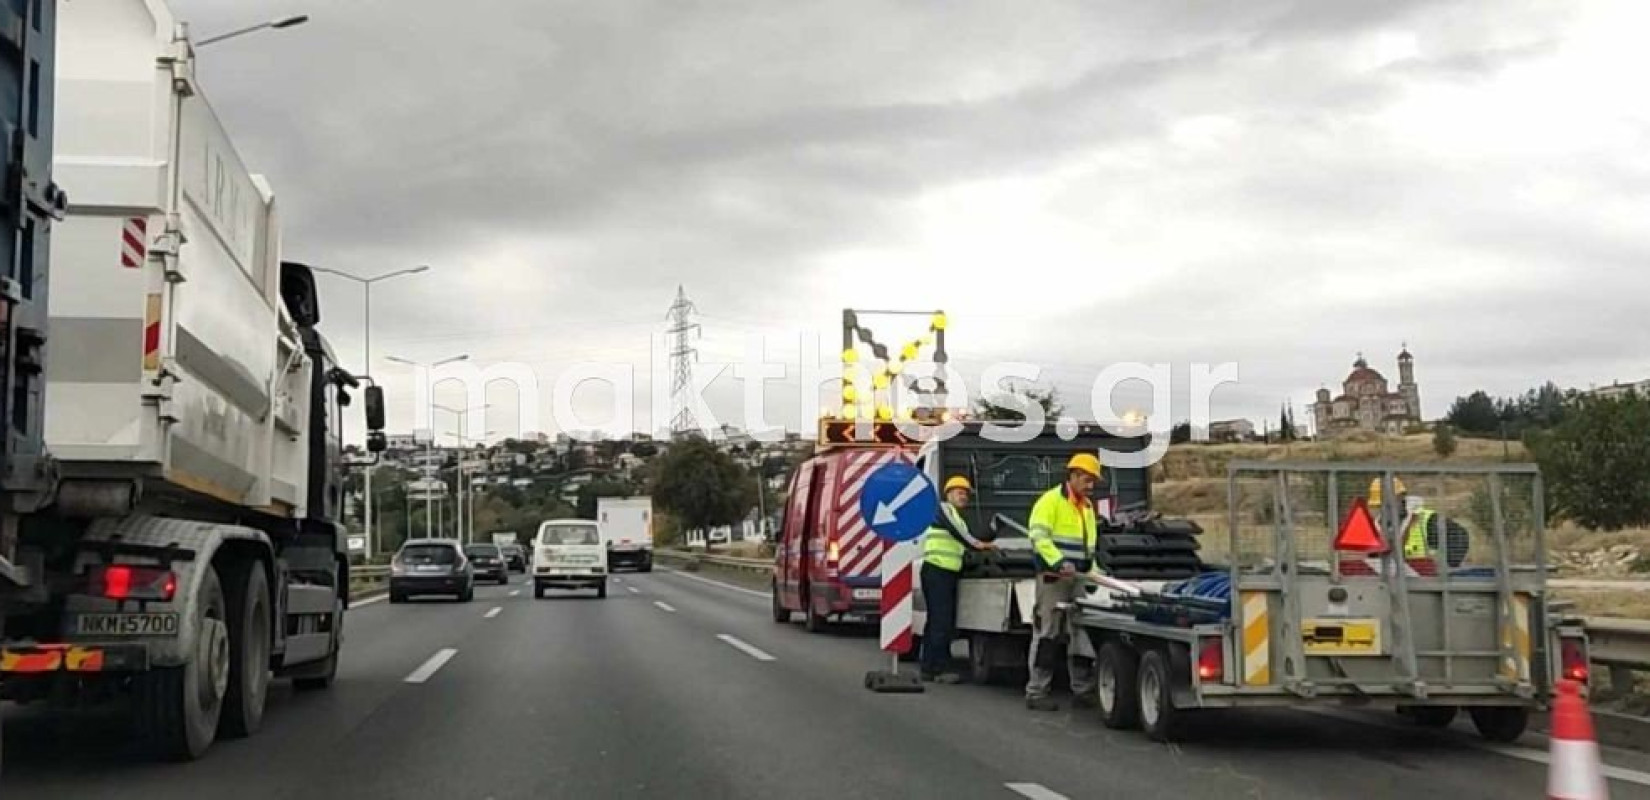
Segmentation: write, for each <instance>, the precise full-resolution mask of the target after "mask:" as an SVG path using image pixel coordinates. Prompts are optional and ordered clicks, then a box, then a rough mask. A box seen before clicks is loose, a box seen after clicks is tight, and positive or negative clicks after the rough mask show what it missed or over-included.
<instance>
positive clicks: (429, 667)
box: [405, 647, 458, 683]
mask: <svg viewBox="0 0 1650 800" xmlns="http://www.w3.org/2000/svg"><path fill="white" fill-rule="evenodd" d="M456 655H458V651H457V650H454V649H453V648H451V647H444V648H442V649H441V650H439V651H437V652H436V654H435V655H433V656H430V660H429V661H426V662H424V665H423V666H421V667H419V668H418V669H415V670H413V671H412V674H411V675H408V676H407V677H406V679H405V680H406V682H407V683H423V682H425V681H427V680H429V679H430V676H432V675H434V674H435V673H436V670H439V669H441V668H442V667H443V666H445V665H446V663H447V662H448V661H451V660H453V656H456Z"/></svg>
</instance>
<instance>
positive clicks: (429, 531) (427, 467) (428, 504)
mask: <svg viewBox="0 0 1650 800" xmlns="http://www.w3.org/2000/svg"><path fill="white" fill-rule="evenodd" d="M408 271H409V272H420V271H422V270H420V269H416V268H415V269H413V270H408ZM383 277H388V276H383ZM469 357H470V354H469V353H460V354H459V355H456V356H448V357H447V358H442V359H438V360H436V361H432V362H430V363H428V364H425V363H422V362H419V361H414V360H412V359H410V358H402V357H400V356H384V360H385V361H393V362H395V363H397V364H406V365H408V366H413V367H421V368H423V369H426V370H428V369H434V368H436V367H439V366H441V365H442V364H451V363H453V362H454V361H465V360H467V359H469ZM433 389H434V387H431V391H430V396H429V397H428V398H427V400H428V401H429V404H430V406H429V418H430V419H429V422H430V438H429V441H427V442H426V443H425V445H424V459H425V464H424V484H425V485H424V533H425V536H426V537H427V538H431V539H433V538H435V533H434V528H432V527H431V514H433V513H434V500H435V498H434V495H433V493H431V492H430V490H429V481H430V478H431V476H432V475H440V474H441V473H440V471H439V470H438V469H436V468H435V467H434V466H433V465H432V464H431V463H430V462H433V461H434V460H435V449H434V448H435V392H434V390H433Z"/></svg>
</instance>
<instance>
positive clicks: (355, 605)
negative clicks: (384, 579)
mask: <svg viewBox="0 0 1650 800" xmlns="http://www.w3.org/2000/svg"><path fill="white" fill-rule="evenodd" d="M388 599H390V596H389V595H387V594H381V595H378V596H376V597H369V598H367V599H365V600H351V601H350V604H349V607H350V608H360V607H361V606H370V605H372V604H373V603H382V602H384V601H385V600H388Z"/></svg>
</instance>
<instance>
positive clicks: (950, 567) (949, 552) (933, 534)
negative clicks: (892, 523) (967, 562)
mask: <svg viewBox="0 0 1650 800" xmlns="http://www.w3.org/2000/svg"><path fill="white" fill-rule="evenodd" d="M940 513H942V514H944V515H945V518H946V519H948V520H950V521H951V526H952V527H954V528H956V529H957V531H958V532H959V533H962V534H963V535H965V536H966V535H968V523H966V522H964V521H963V517H962V515H961V514H959V513H957V509H955V508H953V507H952V506H951V504H950V503H940ZM967 549H968V548H966V547H964V546H963V543H962V542H959V541H957V537H955V536H952V535H951V532H950V531H947V530H946V529H944V528H942V527H940V526H938V525H934V526H931V527H930V528H929V529H928V532H927V533H926V534H924V535H923V537H922V560H923V561H926V562H927V563H929V564H933V565H934V566H936V567H939V568H940V569H943V570H945V571H947V572H961V571H962V567H963V553H965V552H967Z"/></svg>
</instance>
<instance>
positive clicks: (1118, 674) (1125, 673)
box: [1094, 642, 1140, 730]
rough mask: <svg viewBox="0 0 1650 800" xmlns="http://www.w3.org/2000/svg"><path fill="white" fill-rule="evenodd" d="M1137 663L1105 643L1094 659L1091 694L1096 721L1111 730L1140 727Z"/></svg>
mask: <svg viewBox="0 0 1650 800" xmlns="http://www.w3.org/2000/svg"><path fill="white" fill-rule="evenodd" d="M1139 666H1140V665H1139V662H1138V661H1137V660H1136V658H1135V653H1134V651H1133V650H1131V649H1129V648H1128V647H1127V646H1125V645H1123V644H1120V643H1118V642H1106V643H1105V644H1103V645H1101V646H1100V652H1099V654H1098V655H1097V656H1096V657H1095V661H1094V669H1095V690H1096V692H1095V693H1096V695H1097V699H1098V701H1099V702H1098V705H1099V706H1100V721H1101V722H1104V723H1105V724H1106V727H1108V728H1112V729H1115V730H1128V729H1131V728H1134V727H1135V726H1137V725H1139V724H1140V687H1139V677H1138V672H1139Z"/></svg>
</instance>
